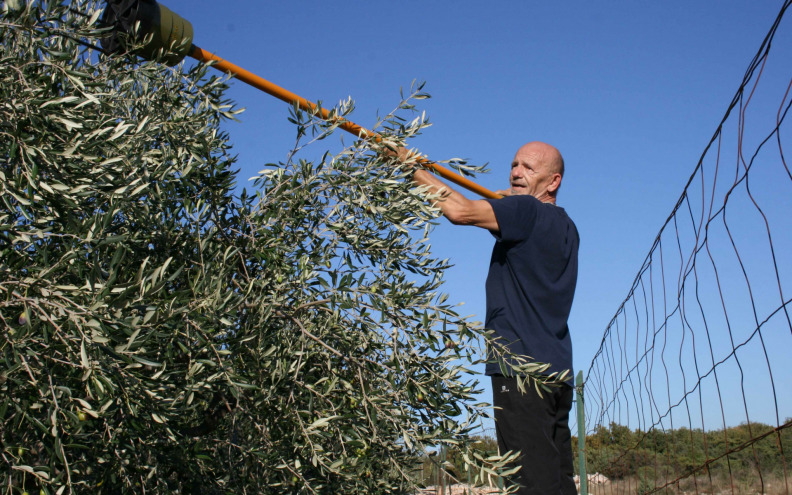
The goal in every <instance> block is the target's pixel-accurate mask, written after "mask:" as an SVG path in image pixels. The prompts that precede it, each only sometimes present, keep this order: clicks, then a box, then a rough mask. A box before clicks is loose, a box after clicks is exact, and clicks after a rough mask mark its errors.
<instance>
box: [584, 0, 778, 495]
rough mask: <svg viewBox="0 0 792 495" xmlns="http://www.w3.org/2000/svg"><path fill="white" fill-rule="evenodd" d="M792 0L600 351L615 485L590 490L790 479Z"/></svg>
mask: <svg viewBox="0 0 792 495" xmlns="http://www.w3.org/2000/svg"><path fill="white" fill-rule="evenodd" d="M791 4H792V0H787V1H785V2H784V3H783V5H782V7H781V9H780V12H779V14H778V16H777V18H776V20H775V22H774V23H773V25H772V26H771V28H770V30H769V32H768V34H767V36H766V37H765V39H764V41H763V42H762V44H761V47H760V48H759V50H758V52H757V54H756V56H755V57H754V58H753V60H752V61H751V63H750V64H749V65H748V68H747V70H746V72H745V76H744V78H743V80H742V82H741V84H740V86H739V89H738V90H737V92H736V94H735V96H734V98H733V99H732V101H731V103H730V104H729V106H728V109H727V111H726V113H725V115H724V117H723V119H722V120H721V122H720V124H719V125H718V127H717V129H716V131H715V133H714V135H713V137H712V139H711V140H710V141H709V143H708V144H707V146H706V148H705V150H704V152H703V153H702V155H701V157H700V159H699V161H698V163H697V164H696V166H695V168H694V170H693V172H692V174H691V176H690V178H689V180H688V182H687V184H686V185H685V187H684V190H683V192H682V195H681V196H680V198H679V200H678V201H677V203H676V204H675V206H674V207H673V209H672V211H671V214H670V215H669V216H668V218H667V220H666V221H665V223H664V224H663V226H662V227H661V228H660V230H659V232H658V234H657V236H656V238H655V240H654V243H653V244H652V247H651V249H650V251H649V253H648V255H647V256H646V258H645V260H644V262H643V264H642V266H641V268H640V269H639V270H638V273H637V275H636V277H635V279H634V282H633V285H632V287H631V289H630V291H629V292H628V294H627V296H626V298H625V299H624V301H623V302H622V304H621V306H620V307H619V308H618V310H617V311H616V313H615V315H614V317H613V318H612V320H611V321H610V323H609V324H608V326H607V328H606V330H605V332H604V335H603V338H602V342H601V345H600V348H599V350H598V352H597V353H596V355H595V357H594V359H593V360H592V362H591V365H590V367H589V370H588V373H587V377H586V386H585V395H586V400H585V403H586V407H587V409H588V410H587V411H586V430H587V446H586V452H585V455H586V460H587V469H588V472H589V473H594V472H597V471H600V472H603V474H605V475H606V476H608V477H609V478H610V480H609V482H608V483H606V484H596V483H595V484H592V485H591V486H590V488H589V493H594V494H600V493H602V494H621V493H631V494H632V493H642V494H644V493H683V492H684V493H696V494H699V493H701V494H703V493H707V494H711V493H757V492H758V493H763V494H781V493H783V494H789V493H790V491H791V490H792V479H790V471H789V461H790V459H789V454H788V451H789V449H790V442H792V429H791V428H789V427H790V426H792V398H790V394H789V388H790V377H792V360H790V358H789V352H788V350H789V349H792V318H790V310H791V309H792V308H790V306H792V298H790V293H792V287H790V285H791V284H792V262H791V261H792V260H791V258H792V256H790V253H792V173H790V169H789V167H788V165H787V161H786V158H785V153H784V145H785V144H786V143H788V142H789V140H790V139H791V138H792V133H790V128H789V125H785V119H786V117H787V114H788V112H789V108H790V106H792V99H790V89H792V66H790V65H789V63H788V60H789V51H788V50H789V49H788V45H789V43H788V39H789V38H788V37H787V38H785V40H787V43H786V44H784V42H781V44H780V45H779V47H776V48H774V47H773V42H774V41H775V40H776V37H777V36H778V35H779V26H780V25H781V20H782V19H783V17H784V14H785V13H786V10H787V9H788V8H789V6H790V5H791ZM783 34H784V35H786V36H789V33H783ZM771 48H774V49H773V50H771ZM785 49H786V50H787V51H784V50H785ZM779 50H781V52H780V54H777V53H776V52H778V51H779Z"/></svg>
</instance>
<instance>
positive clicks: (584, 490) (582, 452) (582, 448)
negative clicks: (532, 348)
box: [575, 371, 588, 495]
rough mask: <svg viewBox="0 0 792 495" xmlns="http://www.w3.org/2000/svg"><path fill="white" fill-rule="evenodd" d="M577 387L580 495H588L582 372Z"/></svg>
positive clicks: (576, 381) (576, 382) (578, 377)
mask: <svg viewBox="0 0 792 495" xmlns="http://www.w3.org/2000/svg"><path fill="white" fill-rule="evenodd" d="M575 385H576V387H575V389H576V391H577V401H576V402H577V424H578V466H579V467H578V475H579V476H580V495H588V476H587V475H586V424H585V423H586V415H585V413H584V409H583V407H584V404H583V372H582V371H579V372H578V374H577V379H576V380H575Z"/></svg>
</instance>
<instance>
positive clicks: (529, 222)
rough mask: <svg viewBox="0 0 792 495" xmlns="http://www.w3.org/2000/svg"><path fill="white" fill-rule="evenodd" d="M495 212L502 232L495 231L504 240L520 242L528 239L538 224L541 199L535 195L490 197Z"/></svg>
mask: <svg viewBox="0 0 792 495" xmlns="http://www.w3.org/2000/svg"><path fill="white" fill-rule="evenodd" d="M487 201H488V202H489V204H490V205H492V211H494V212H495V219H496V220H497V221H498V228H499V229H500V233H493V234H494V235H495V237H496V238H497V239H499V240H501V241H503V242H519V241H523V240H525V239H527V238H528V237H529V236H530V235H531V232H533V229H534V226H535V225H536V217H537V214H538V210H539V205H540V201H539V200H538V199H536V198H534V197H533V196H529V195H520V196H506V197H505V198H502V199H488V200H487Z"/></svg>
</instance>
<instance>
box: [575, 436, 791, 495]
mask: <svg viewBox="0 0 792 495" xmlns="http://www.w3.org/2000/svg"><path fill="white" fill-rule="evenodd" d="M762 435H766V436H765V437H763V438H761V439H760V440H758V441H756V442H754V443H752V442H751V439H753V438H759V437H762ZM576 441H577V439H573V444H575V443H576ZM791 447H792V431H790V430H789V429H784V430H781V431H780V432H778V433H776V432H773V427H771V426H768V425H765V424H761V423H750V424H742V425H740V426H735V427H732V428H727V429H725V430H713V431H707V432H704V431H702V430H690V429H687V428H679V429H677V430H673V431H661V430H651V431H649V432H642V431H639V430H630V428H628V427H626V426H622V425H618V424H615V423H611V425H610V427H609V428H604V427H599V428H598V429H597V431H596V432H595V433H594V434H592V435H588V436H586V460H587V467H586V469H587V470H588V473H601V474H604V475H605V476H607V477H608V478H609V479H610V480H611V482H616V483H619V482H620V481H622V482H623V481H627V482H628V484H632V491H630V493H636V492H637V493H649V492H654V490H655V487H657V486H661V485H665V484H667V483H670V485H669V487H668V488H667V490H658V492H657V493H666V491H668V492H669V493H671V492H674V493H676V490H698V491H705V490H706V491H707V493H716V492H719V491H720V490H726V491H729V489H730V488H734V489H736V490H737V491H736V493H755V492H756V491H757V490H758V491H759V492H760V493H770V494H774V493H786V490H787V488H786V487H785V482H784V480H785V479H786V478H787V475H786V470H787V469H788V466H787V461H788V457H789V454H788V450H789V449H790V448H791ZM577 456H578V452H577V451H576V452H575V469H576V470H577V468H578V460H577ZM675 480H678V481H676V482H675ZM622 484H623V483H622ZM774 484H777V486H776V489H777V490H778V491H775V490H772V489H770V486H769V485H774ZM619 493H621V492H619Z"/></svg>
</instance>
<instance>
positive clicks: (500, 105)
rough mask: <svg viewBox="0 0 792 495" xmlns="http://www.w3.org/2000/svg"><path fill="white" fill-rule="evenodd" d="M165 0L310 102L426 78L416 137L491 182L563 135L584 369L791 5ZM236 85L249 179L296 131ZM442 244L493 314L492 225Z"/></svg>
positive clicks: (362, 107) (266, 101) (443, 229)
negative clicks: (478, 169)
mask: <svg viewBox="0 0 792 495" xmlns="http://www.w3.org/2000/svg"><path fill="white" fill-rule="evenodd" d="M163 3H164V4H165V5H166V6H168V7H169V8H170V9H172V10H173V11H175V12H177V13H179V14H180V15H182V16H183V17H185V18H187V19H188V20H190V21H191V22H192V24H193V28H194V30H195V38H194V43H195V44H196V45H198V46H200V47H201V48H204V49H206V50H209V51H212V52H214V53H216V54H218V55H219V56H221V57H224V58H226V59H227V60H229V61H231V62H234V63H236V64H237V65H240V66H242V67H244V68H246V69H248V70H250V71H252V72H254V73H256V74H258V75H260V76H262V77H264V78H265V79H268V80H270V81H272V82H274V83H276V84H279V85H281V86H283V87H285V88H287V89H289V90H291V91H293V92H295V93H297V94H299V95H301V96H303V97H305V98H308V99H309V100H312V101H316V100H323V101H324V102H326V103H327V104H331V103H336V102H337V101H338V100H340V99H345V98H347V97H352V99H354V100H355V101H356V104H357V110H356V112H355V114H354V115H353V120H354V121H355V122H356V123H358V124H360V125H363V126H364V127H366V126H369V125H371V124H373V122H374V121H375V119H376V114H377V112H379V113H386V112H388V111H389V110H391V109H392V108H393V107H394V106H395V105H396V104H397V103H398V100H399V89H400V88H401V87H404V88H408V87H409V86H410V84H411V82H412V81H413V80H418V81H426V87H425V90H426V91H427V92H429V93H430V94H431V95H432V98H431V99H430V100H424V101H423V102H421V108H422V109H424V110H426V112H427V114H428V115H429V118H430V120H431V121H432V122H433V123H434V125H433V127H431V128H429V129H428V130H427V132H425V133H424V135H423V136H421V137H420V138H418V139H416V140H415V141H413V146H415V147H417V148H418V149H419V150H420V151H421V152H422V153H425V154H427V155H428V156H429V157H430V158H432V159H434V160H443V159H448V158H451V157H463V158H466V159H468V160H469V161H470V162H471V163H476V164H481V163H485V162H486V163H489V164H490V167H491V169H492V172H491V173H490V174H488V175H487V176H482V177H479V178H478V179H477V182H478V183H480V184H482V185H483V186H485V187H488V188H490V189H492V190H495V189H501V188H505V187H506V185H507V177H508V168H509V164H510V162H511V159H512V157H513V155H514V152H515V151H516V149H517V148H518V147H519V146H520V145H521V144H523V143H525V142H527V141H532V140H541V141H546V142H549V143H551V144H554V145H555V146H556V147H558V148H559V149H560V150H561V152H562V153H563V155H564V157H565V160H566V167H567V174H566V177H565V178H564V182H563V185H562V188H561V192H560V196H559V204H560V205H561V206H563V207H564V208H566V210H567V211H568V213H569V214H570V216H571V217H572V218H573V220H574V221H575V222H576V224H577V226H578V230H579V232H580V235H581V251H580V276H579V282H578V291H577V296H576V300H575V304H574V307H573V312H572V315H571V318H570V328H571V331H572V335H573V343H574V354H575V359H574V362H575V368H576V371H577V370H581V369H582V370H584V371H586V370H588V367H589V364H590V362H591V359H592V357H593V356H594V353H595V352H596V351H597V349H598V347H599V344H600V341H601V339H602V336H603V332H604V330H605V328H606V326H607V324H608V322H609V321H610V320H611V318H612V317H613V315H614V313H615V312H616V310H617V308H618V306H619V305H620V304H621V302H622V301H623V300H624V298H625V296H626V293H627V291H628V290H629V289H630V286H631V285H632V282H633V279H634V277H635V274H636V272H637V270H638V269H639V267H640V265H641V263H642V262H643V260H644V258H645V257H646V255H647V253H648V251H649V248H650V247H651V244H652V242H653V240H654V238H655V236H656V235H657V232H658V230H659V228H660V226H661V225H662V224H663V222H664V221H665V219H666V218H667V216H668V214H669V213H670V211H671V209H672V207H673V206H674V204H675V203H676V201H677V199H678V198H679V195H680V193H681V191H682V188H683V187H684V185H685V183H686V182H687V179H688V177H689V176H690V174H691V172H692V171H693V169H694V167H695V165H696V162H697V161H698V159H699V156H700V155H701V153H702V151H703V149H704V147H705V146H706V144H707V143H708V141H709V139H710V137H711V136H712V134H713V132H714V130H715V128H716V127H717V125H718V123H719V122H720V120H721V118H722V116H723V114H724V112H725V110H726V108H727V106H728V104H729V102H730V101H731V99H732V96H733V95H734V92H735V91H736V89H737V88H738V86H739V83H740V81H741V80H742V77H743V73H744V71H745V69H746V67H747V65H748V62H749V61H750V60H751V58H752V57H753V56H754V54H755V52H756V50H757V49H758V47H759V45H760V43H761V41H762V39H763V38H764V36H765V35H766V33H767V31H768V29H769V27H770V25H771V24H772V22H773V21H774V19H775V17H776V16H777V14H778V11H779V9H780V7H781V5H782V2H781V1H778V0H773V1H770V0H750V1H749V0H742V1H734V0H725V1H717V2H716V1H694V2H691V1H681V0H669V1H663V2H648V1H638V0H635V1H602V2H582V1H568V2H549V1H543V2H539V1H522V2H515V1H512V2H505V1H503V2H473V1H466V0H462V1H454V2H441V1H435V2H418V1H412V0H407V1H401V2H376V1H375V2H355V1H352V2H343V3H342V2H318V1H297V2H257V1H249V0H246V1H228V2H223V3H221V2H216V1H211V2H210V1H208V0H189V1H188V0H168V1H165V2H163ZM790 22H792V20H790V19H785V24H789V23H790ZM782 27H783V25H782ZM784 40H785V41H782V42H788V40H789V36H787V37H786V38H784ZM188 63H192V62H188ZM232 86H233V87H232V89H231V91H230V92H229V96H230V97H231V98H233V99H234V100H236V102H237V103H238V104H239V105H240V106H243V107H246V108H247V110H246V112H245V113H243V114H242V115H241V117H240V119H241V121H242V122H241V123H239V124H237V123H231V124H229V125H227V126H226V128H227V130H228V131H229V132H230V133H231V141H232V143H233V144H234V147H235V150H236V152H237V153H238V154H239V163H238V164H239V166H240V168H241V174H240V178H241V179H243V180H244V179H245V178H247V177H250V176H253V175H255V173H256V172H257V171H258V170H260V169H261V168H263V166H264V164H266V163H268V162H277V161H280V160H284V159H285V157H286V154H287V153H288V151H289V150H290V149H291V146H292V144H293V141H294V134H295V133H294V128H293V127H292V126H291V124H289V123H288V122H287V120H286V118H287V116H288V109H287V107H286V105H285V104H284V103H282V102H280V101H279V100H276V99H274V98H272V97H270V96H268V95H265V94H264V93H261V92H259V91H257V90H255V89H252V88H249V87H247V86H246V85H244V84H242V83H239V82H235V83H233V84H232ZM469 197H475V196H473V195H472V194H469ZM432 244H433V247H434V252H435V254H436V255H437V256H439V257H443V258H446V257H447V258H451V260H452V261H453V262H454V263H455V265H456V266H455V267H454V268H453V269H452V270H451V271H450V272H449V273H448V276H447V282H448V285H447V287H448V292H449V293H450V295H451V299H452V300H457V301H464V302H465V306H464V307H463V308H462V309H461V312H462V313H463V314H476V315H477V318H476V319H479V320H480V319H483V313H484V292H483V284H484V279H485V277H486V270H487V265H488V261H489V256H490V250H491V245H492V239H491V237H490V235H489V234H488V233H487V232H485V231H483V230H477V229H474V228H465V227H454V226H452V225H450V224H448V223H446V222H443V223H442V224H441V225H440V226H439V227H438V228H437V229H436V230H435V231H434V233H433V236H432ZM485 383H486V381H485ZM788 415H792V414H788Z"/></svg>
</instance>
